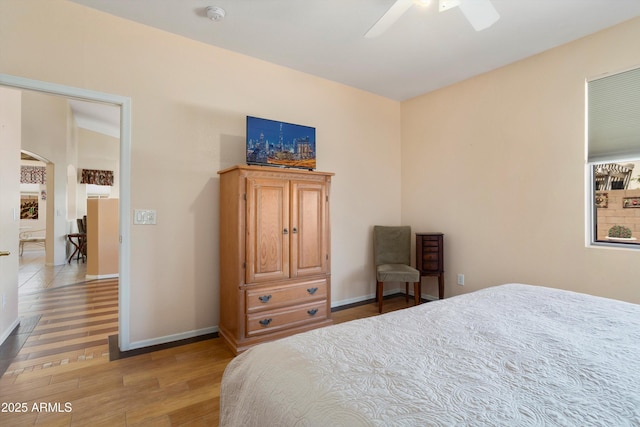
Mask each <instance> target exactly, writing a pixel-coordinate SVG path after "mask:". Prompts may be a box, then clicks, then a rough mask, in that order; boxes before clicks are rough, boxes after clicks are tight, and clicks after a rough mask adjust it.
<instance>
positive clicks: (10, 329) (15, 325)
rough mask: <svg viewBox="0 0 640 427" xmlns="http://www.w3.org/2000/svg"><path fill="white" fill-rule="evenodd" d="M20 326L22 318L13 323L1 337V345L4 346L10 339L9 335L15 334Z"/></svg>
mask: <svg viewBox="0 0 640 427" xmlns="http://www.w3.org/2000/svg"><path fill="white" fill-rule="evenodd" d="M18 325H20V318H17V319H16V320H14V321H13V323H11V325H10V326H9V327H8V328H7V329H6V330H5V331H4V332H3V334H2V336H0V345H2V344H4V342H5V340H6V339H7V338H9V335H11V334H12V333H13V331H14V330H15V329H16V328H17V327H18Z"/></svg>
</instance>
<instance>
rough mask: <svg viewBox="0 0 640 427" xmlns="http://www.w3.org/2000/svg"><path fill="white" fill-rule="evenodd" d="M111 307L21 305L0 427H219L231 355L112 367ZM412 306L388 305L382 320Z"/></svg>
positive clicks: (167, 354) (97, 303)
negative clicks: (22, 336)
mask: <svg viewBox="0 0 640 427" xmlns="http://www.w3.org/2000/svg"><path fill="white" fill-rule="evenodd" d="M117 298H118V294H117V282H116V281H114V280H110V281H97V282H91V283H81V284H74V285H69V286H58V287H51V288H48V289H44V290H42V291H40V292H37V293H32V294H29V295H26V296H24V297H22V296H21V316H23V317H24V318H27V319H31V320H34V324H33V326H32V328H33V330H32V331H31V332H30V335H29V338H28V339H27V340H26V342H25V343H24V346H23V347H22V350H21V351H20V353H19V354H18V355H17V357H16V358H15V359H14V360H13V361H12V363H11V365H10V366H9V367H8V369H7V371H6V373H5V374H4V375H3V376H2V378H0V403H1V402H4V403H2V404H3V405H4V406H3V407H2V408H0V425H2V426H12V427H14V426H27V425H46V426H92V427H95V426H110V427H111V426H154V427H156V426H183V425H189V426H217V425H218V415H219V397H220V380H221V378H222V374H223V372H224V368H225V367H226V366H227V364H228V363H229V361H231V359H232V358H233V354H232V353H231V351H230V350H228V349H227V348H226V347H225V346H224V344H223V343H222V342H221V340H220V339H218V338H216V339H210V340H206V341H201V342H198V343H194V344H189V345H184V346H180V347H175V348H172V349H166V350H160V351H156V352H153V353H147V354H143V355H138V356H134V357H130V358H126V359H120V360H115V361H112V362H109V357H108V348H107V336H108V335H113V334H115V333H117V303H118V301H117ZM410 305H412V303H411V302H409V303H406V302H405V299H404V298H391V299H389V300H388V301H385V312H387V311H391V310H395V309H400V308H404V307H407V306H410ZM377 314H378V313H377V305H376V304H373V303H371V304H366V305H362V306H359V307H355V308H350V309H347V310H341V311H337V312H335V313H333V319H334V323H341V322H345V321H348V320H353V319H356V318H361V317H368V316H373V315H377ZM27 327H28V325H27ZM15 404H19V406H17V407H16V406H15ZM42 404H44V405H45V407H42V408H41V406H40V405H42ZM8 405H13V406H8ZM34 405H35V406H34ZM37 409H45V410H43V411H38V410H37ZM3 410H4V411H11V412H4V411H3ZM18 410H19V411H22V412H16V411H18Z"/></svg>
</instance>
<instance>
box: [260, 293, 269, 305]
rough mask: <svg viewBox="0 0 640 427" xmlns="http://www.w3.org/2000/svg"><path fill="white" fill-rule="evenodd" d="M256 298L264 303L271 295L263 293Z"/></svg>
mask: <svg viewBox="0 0 640 427" xmlns="http://www.w3.org/2000/svg"><path fill="white" fill-rule="evenodd" d="M258 299H259V300H260V302H261V303H263V304H266V303H268V302H269V300H270V299H271V295H263V296H261V297H258Z"/></svg>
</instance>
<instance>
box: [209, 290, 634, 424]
mask: <svg viewBox="0 0 640 427" xmlns="http://www.w3.org/2000/svg"><path fill="white" fill-rule="evenodd" d="M220 396H221V397H220V425H221V426H294V425H295V426H331V425H333V426H350V427H351V426H391V425H393V426H455V425H464V426H515V425H517V426H541V425H553V426H640V306H639V305H635V304H630V303H625V302H621V301H615V300H611V299H605V298H599V297H594V296H589V295H585V294H580V293H575V292H569V291H563V290H558V289H552V288H544V287H539V286H531V285H524V284H507V285H501V286H496V287H491V288H486V289H483V290H480V291H476V292H472V293H469V294H465V295H460V296H456V297H452V298H448V299H444V300H439V301H434V302H429V303H427V304H422V305H419V306H416V307H412V308H408V309H404V310H399V311H394V312H391V313H387V314H384V315H381V316H376V317H371V318H366V319H360V320H354V321H351V322H347V323H343V324H338V325H334V326H330V327H326V328H321V329H316V330H313V331H310V332H305V333H302V334H298V335H295V336H291V337H288V338H285V339H281V340H278V341H274V342H270V343H265V344H261V345H258V346H256V347H254V348H252V349H250V350H248V351H246V352H244V353H242V354H241V355H239V356H238V357H236V358H235V359H234V360H233V361H232V362H231V363H230V364H229V365H228V366H227V368H226V370H225V373H224V376H223V379H222V383H221V394H220Z"/></svg>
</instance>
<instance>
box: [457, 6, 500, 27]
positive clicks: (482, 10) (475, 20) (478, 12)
mask: <svg viewBox="0 0 640 427" xmlns="http://www.w3.org/2000/svg"><path fill="white" fill-rule="evenodd" d="M459 7H460V10H461V11H462V14H463V15H464V16H465V18H467V20H468V21H469V23H470V24H471V26H473V29H474V30H476V31H482V30H485V29H487V28H489V27H490V26H492V25H493V24H495V23H496V21H497V20H498V19H500V14H498V11H497V10H496V8H495V7H493V5H492V4H491V1H490V0H460V6H459Z"/></svg>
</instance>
